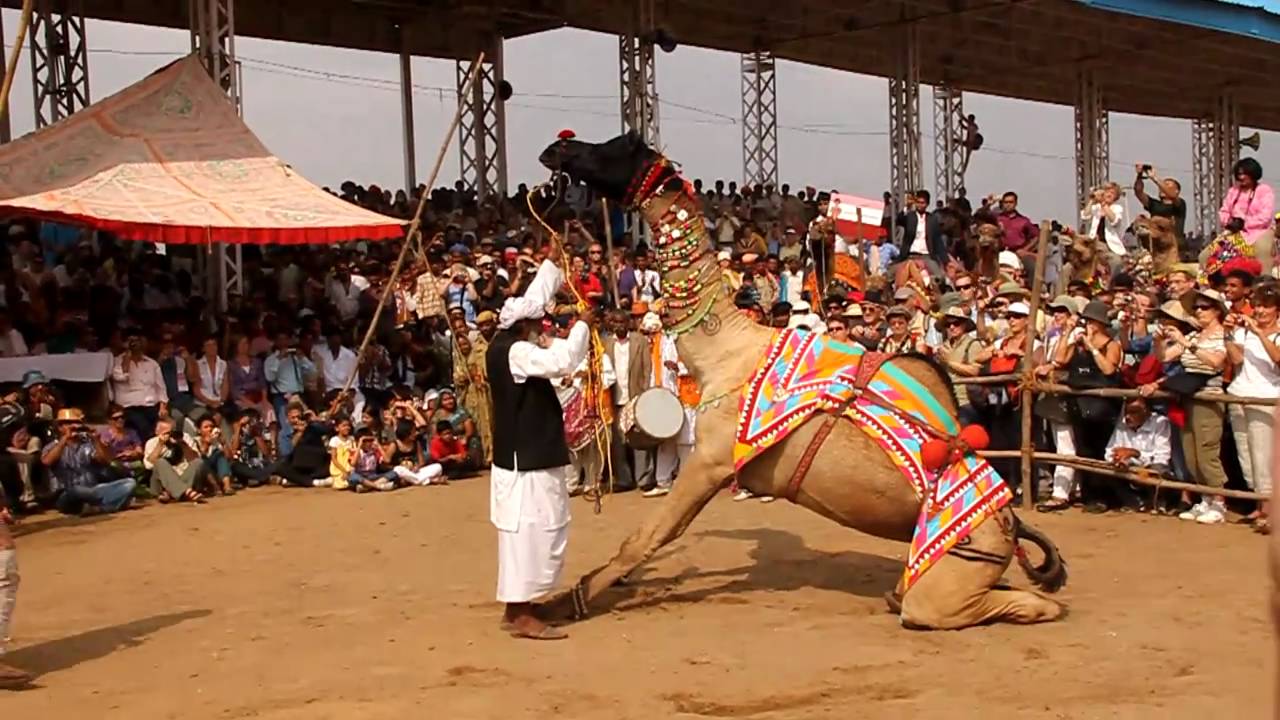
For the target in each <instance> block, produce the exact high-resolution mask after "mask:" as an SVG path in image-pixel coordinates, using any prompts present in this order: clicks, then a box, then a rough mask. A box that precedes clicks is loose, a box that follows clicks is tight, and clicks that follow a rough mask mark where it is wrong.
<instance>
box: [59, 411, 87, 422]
mask: <svg viewBox="0 0 1280 720" xmlns="http://www.w3.org/2000/svg"><path fill="white" fill-rule="evenodd" d="M83 421H84V413H83V412H81V411H80V408H63V409H61V410H59V411H58V417H57V422H83Z"/></svg>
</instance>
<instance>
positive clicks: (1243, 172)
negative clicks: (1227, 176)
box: [1218, 158, 1276, 264]
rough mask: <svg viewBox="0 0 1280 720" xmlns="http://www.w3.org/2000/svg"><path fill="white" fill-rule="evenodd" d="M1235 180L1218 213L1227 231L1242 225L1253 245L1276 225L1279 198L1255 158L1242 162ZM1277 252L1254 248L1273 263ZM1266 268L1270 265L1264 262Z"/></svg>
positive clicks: (1219, 219) (1234, 168)
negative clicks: (1233, 224)
mask: <svg viewBox="0 0 1280 720" xmlns="http://www.w3.org/2000/svg"><path fill="white" fill-rule="evenodd" d="M1231 176H1232V177H1234V178H1235V184H1233V185H1232V186H1231V187H1230V188H1229V189H1228V190H1227V195H1226V197H1224V198H1223V199H1222V207H1221V208H1219V209H1218V221H1219V222H1221V223H1222V227H1224V228H1226V227H1227V226H1228V225H1230V224H1231V221H1232V220H1233V219H1237V218H1238V219H1239V220H1240V221H1241V230H1242V231H1243V232H1244V235H1245V238H1246V239H1247V240H1248V241H1249V243H1250V244H1251V245H1252V244H1254V242H1255V241H1256V240H1258V238H1259V237H1260V236H1261V235H1262V234H1264V233H1265V232H1266V231H1267V230H1270V229H1271V225H1272V223H1273V222H1275V212H1276V198H1275V193H1274V192H1272V190H1271V186H1270V185H1267V184H1266V183H1264V182H1262V165H1261V164H1259V163H1258V161H1257V160H1254V159H1253V158H1241V159H1240V160H1239V161H1237V162H1236V164H1235V167H1233V168H1232V169H1231ZM1273 251H1274V248H1258V247H1255V248H1254V254H1255V255H1256V256H1257V257H1259V258H1264V257H1265V258H1266V260H1270V257H1271V252H1273ZM1264 264H1269V263H1267V262H1266V261H1264Z"/></svg>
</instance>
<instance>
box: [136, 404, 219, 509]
mask: <svg viewBox="0 0 1280 720" xmlns="http://www.w3.org/2000/svg"><path fill="white" fill-rule="evenodd" d="M204 422H212V419H211V418H205V419H204ZM142 464H143V465H144V466H146V468H147V469H148V470H150V471H151V491H152V492H154V493H155V494H156V497H157V498H158V499H159V500H160V502H162V503H168V502H173V501H174V500H185V501H186V502H190V503H196V504H201V503H203V502H204V495H203V494H201V493H200V492H199V491H198V490H196V489H195V485H196V483H197V482H199V481H200V479H201V478H203V477H204V475H205V472H206V470H205V463H204V461H203V460H201V459H200V455H199V453H197V452H196V449H195V448H193V447H191V445H189V444H188V443H187V440H186V438H184V437H183V435H182V433H180V432H177V431H176V430H175V429H174V426H173V421H172V420H169V419H168V418H165V419H163V420H161V421H159V422H157V423H156V430H155V435H153V436H152V437H151V439H150V440H147V444H146V447H145V448H143V455H142Z"/></svg>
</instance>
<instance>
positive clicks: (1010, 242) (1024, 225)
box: [996, 190, 1040, 255]
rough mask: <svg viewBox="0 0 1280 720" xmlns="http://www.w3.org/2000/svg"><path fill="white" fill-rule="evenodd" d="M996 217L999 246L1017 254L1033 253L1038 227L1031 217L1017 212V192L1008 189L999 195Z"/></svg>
mask: <svg viewBox="0 0 1280 720" xmlns="http://www.w3.org/2000/svg"><path fill="white" fill-rule="evenodd" d="M996 219H997V221H998V222H999V223H1000V232H1001V235H1002V241H1001V247H1003V248H1004V249H1005V250H1009V251H1012V252H1015V253H1017V254H1019V255H1027V254H1032V255H1034V253H1035V251H1036V245H1037V244H1038V242H1039V239H1040V228H1039V227H1037V226H1036V224H1035V223H1033V222H1031V218H1029V217H1027V216H1026V215H1023V214H1022V213H1020V212H1018V193H1016V192H1014V191H1012V190H1010V191H1009V192H1007V193H1005V194H1004V195H1001V196H1000V208H999V212H998V214H997V215H996Z"/></svg>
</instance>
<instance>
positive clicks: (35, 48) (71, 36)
mask: <svg viewBox="0 0 1280 720" xmlns="http://www.w3.org/2000/svg"><path fill="white" fill-rule="evenodd" d="M31 90H32V95H33V96H34V98H35V125H36V129H40V128H42V127H45V126H46V125H52V124H53V123H56V122H58V121H59V120H61V119H63V118H65V117H68V116H69V115H71V114H72V113H74V112H75V111H77V110H80V109H81V108H84V107H86V106H88V105H89V46H88V44H87V43H86V42H85V35H84V5H83V3H82V2H81V1H80V0H36V5H35V12H33V13H32V15H31Z"/></svg>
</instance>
